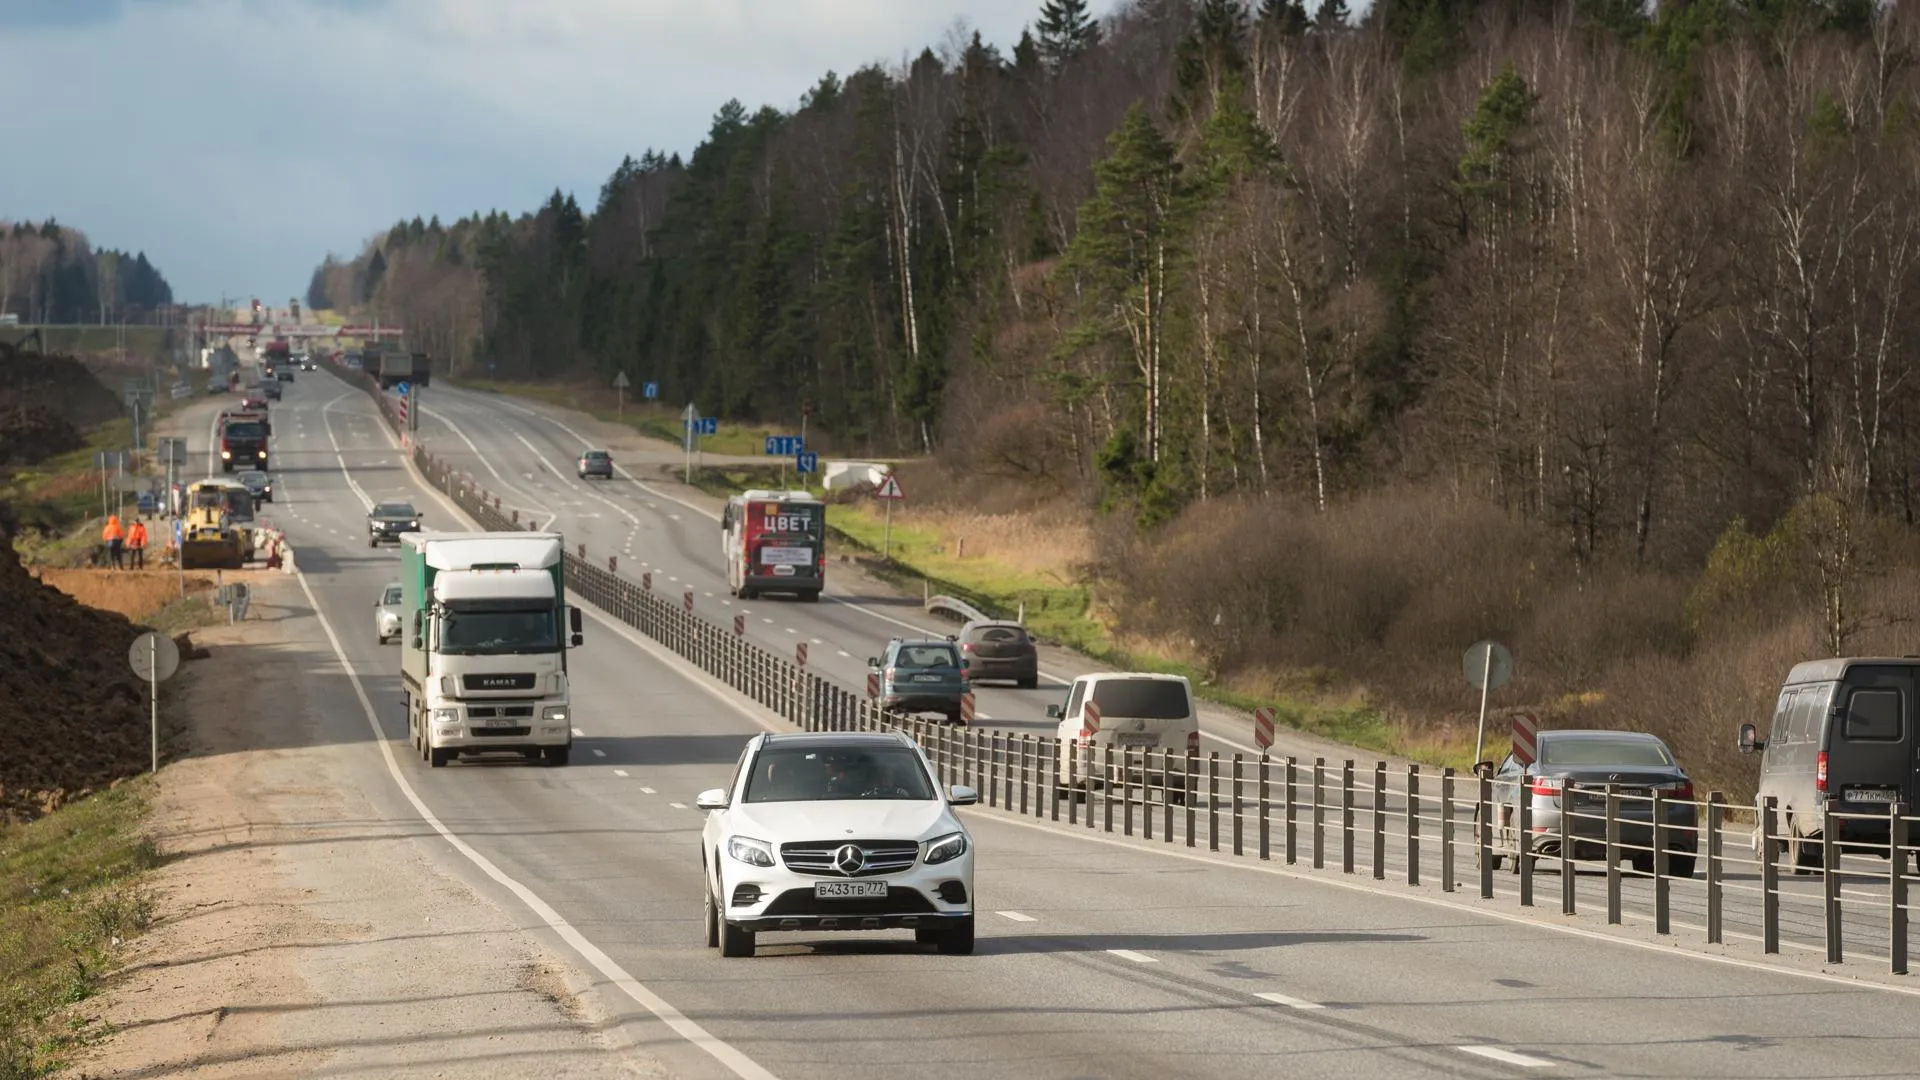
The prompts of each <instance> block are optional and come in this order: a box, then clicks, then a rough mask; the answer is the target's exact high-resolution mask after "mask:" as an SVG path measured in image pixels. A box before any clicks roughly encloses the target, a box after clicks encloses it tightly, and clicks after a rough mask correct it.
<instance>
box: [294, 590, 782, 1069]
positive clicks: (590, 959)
mask: <svg viewBox="0 0 1920 1080" xmlns="http://www.w3.org/2000/svg"><path fill="white" fill-rule="evenodd" d="M294 578H295V580H297V581H299V582H300V591H302V592H304V593H305V594H306V596H307V605H308V606H309V607H311V608H312V609H313V614H314V617H315V618H317V619H319V620H320V629H321V630H323V631H325V632H326V635H327V642H328V643H329V644H330V645H332V646H333V655H334V657H335V658H336V659H337V660H339V661H340V666H341V667H342V668H344V669H345V670H346V673H347V679H348V681H349V682H351V683H352V684H353V692H354V695H355V696H356V697H358V698H359V699H360V709H361V711H362V712H363V713H364V714H365V715H366V719H367V726H368V727H369V728H371V729H372V731H373V739H374V742H375V743H377V744H378V745H379V747H380V754H381V756H382V757H384V758H385V759H386V763H387V775H389V776H391V777H393V782H394V784H395V785H396V786H398V787H399V788H400V794H401V795H403V796H405V797H406V800H407V802H409V803H411V804H412V805H413V809H414V812H415V813H417V814H419V815H420V820H422V821H424V822H426V823H427V825H428V827H429V828H431V829H433V831H434V832H437V833H439V834H440V835H441V836H443V837H445V838H446V840H447V843H449V844H451V845H453V849H454V850H455V851H457V852H459V853H460V854H461V855H463V856H465V857H466V859H467V861H469V862H471V863H472V864H473V865H474V866H476V867H478V868H479V870H480V872H481V873H483V874H485V875H487V876H488V877H490V878H492V879H493V880H494V881H495V882H497V883H499V884H500V886H501V887H503V888H505V889H506V890H507V891H509V892H511V893H513V895H514V896H515V897H517V898H519V900H520V902H521V903H523V904H525V905H526V906H527V908H528V909H529V910H531V911H532V912H533V913H534V915H536V916H538V917H539V919H540V920H541V921H542V922H544V923H546V924H547V926H548V928H550V929H551V930H552V931H553V932H554V933H556V934H558V935H559V936H560V939H561V940H562V941H564V942H566V943H567V944H568V945H570V946H572V948H573V950H574V951H575V952H577V953H579V954H580V955H581V956H582V957H583V958H585V959H586V961H587V963H589V964H591V965H592V966H593V968H594V969H595V970H596V971H598V972H600V974H601V975H602V976H604V977H605V978H606V979H607V980H608V981H610V982H612V983H613V985H615V986H617V987H619V988H620V990H621V991H622V992H623V993H625V994H626V995H627V996H628V997H629V998H631V999H633V1001H634V1002H635V1003H637V1004H638V1005H639V1006H640V1007H641V1008H643V1009H646V1010H647V1011H648V1012H650V1013H652V1014H653V1015H654V1016H655V1017H657V1018H659V1020H660V1021H661V1022H662V1023H664V1024H666V1025H667V1026H668V1027H669V1028H671V1029H673V1031H674V1033H675V1034H677V1035H679V1036H680V1037H681V1038H683V1039H685V1040H687V1041H688V1042H690V1043H692V1044H693V1045H694V1046H697V1047H699V1048H700V1049H701V1050H704V1051H705V1052H706V1053H707V1054H708V1055H709V1056H711V1057H712V1058H713V1059H714V1060H715V1061H717V1062H719V1063H720V1064H721V1065H723V1066H725V1067H726V1069H727V1071H728V1072H731V1073H732V1074H733V1075H735V1076H737V1077H740V1080H778V1078H777V1077H775V1076H774V1074H773V1073H771V1072H769V1071H767V1070H766V1069H765V1068H762V1067H761V1066H760V1064H759V1063H758V1062H756V1061H754V1060H753V1059H752V1058H750V1057H748V1056H747V1055H745V1054H743V1053H741V1052H740V1051H739V1050H738V1049H737V1048H735V1047H734V1046H732V1045H730V1044H728V1043H726V1042H723V1041H722V1040H721V1039H719V1038H718V1037H716V1036H715V1035H713V1034H712V1033H711V1032H709V1031H708V1030H707V1029H706V1028H703V1027H701V1026H700V1025H699V1024H697V1023H695V1022H694V1021H692V1020H689V1019H687V1017H686V1015H685V1014H684V1013H682V1012H681V1011H680V1010H679V1009H676V1008H674V1007H673V1006H672V1005H670V1004H668V1003H667V1001H666V999H664V998H662V997H661V996H660V995H658V994H656V993H654V992H653V991H652V990H649V989H647V987H646V986H645V985H643V984H642V983H641V982H640V980H638V979H636V978H634V977H633V976H632V975H631V974H628V972H627V970H626V969H625V968H622V967H621V966H620V965H619V964H617V963H615V962H614V960H613V958H612V957H610V956H608V955H607V954H606V953H605V952H602V951H601V950H600V948H599V946H597V945H595V944H594V943H593V942H591V941H588V940H587V937H586V935H585V934H582V933H581V932H580V931H579V930H577V929H575V928H574V926H573V924H572V923H569V922H568V921H567V920H566V919H565V918H563V917H562V916H561V914H560V913H559V912H558V911H555V910H554V909H553V906H552V905H550V904H548V903H547V902H546V901H545V900H542V899H541V898H540V896H539V894H537V893H535V892H534V891H533V890H532V889H530V888H528V887H527V886H525V885H523V884H521V883H520V882H518V881H516V880H514V879H513V878H512V877H510V876H508V874H507V873H506V871H504V870H502V869H500V868H499V867H498V866H496V865H494V863H493V860H491V859H489V858H487V857H486V856H485V855H482V854H481V853H480V852H479V851H477V850H475V848H474V847H473V846H472V845H471V844H468V843H467V842H466V841H465V840H462V839H460V837H459V836H458V835H457V834H456V833H455V832H454V831H453V830H452V829H449V828H447V826H446V825H445V824H443V823H442V822H441V821H440V819H439V818H437V817H435V816H434V813H433V811H432V810H430V809H428V808H427V804H426V802H425V801H424V800H422V799H421V798H420V796H419V794H418V793H416V792H415V791H414V790H413V785H412V784H409V783H408V782H407V778H406V777H405V776H403V775H401V772H400V762H399V760H398V759H397V758H395V757H394V754H393V745H392V744H391V743H390V742H389V741H388V740H387V736H386V733H385V732H384V731H382V730H381V729H380V720H379V715H378V714H377V713H375V712H374V708H373V701H372V699H370V698H369V697H367V688H366V686H365V685H363V684H362V683H361V681H360V673H359V671H357V670H355V668H354V666H353V662H352V661H350V660H348V659H347V651H346V649H344V648H342V647H341V645H340V638H339V636H338V635H336V634H335V633H334V632H333V624H332V623H331V622H329V621H328V619H327V616H326V615H325V614H324V613H323V612H322V611H321V610H320V600H319V598H318V597H316V596H314V595H313V587H312V586H311V585H309V584H307V575H306V574H304V573H302V572H300V571H299V570H295V571H294Z"/></svg>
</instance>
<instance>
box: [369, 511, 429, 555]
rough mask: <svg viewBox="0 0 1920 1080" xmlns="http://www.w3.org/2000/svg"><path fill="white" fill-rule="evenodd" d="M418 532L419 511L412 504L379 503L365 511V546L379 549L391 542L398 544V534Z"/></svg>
mask: <svg viewBox="0 0 1920 1080" xmlns="http://www.w3.org/2000/svg"><path fill="white" fill-rule="evenodd" d="M419 531H420V511H418V510H415V509H414V508H413V504H412V503H405V502H387V503H380V504H379V505H377V506H375V507H374V508H373V509H372V510H369V511H367V546H368V547H379V546H380V545H381V544H382V543H385V542H387V541H392V542H393V543H396V544H398V543H399V542H400V534H402V533H410V532H419Z"/></svg>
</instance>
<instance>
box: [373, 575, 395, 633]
mask: <svg viewBox="0 0 1920 1080" xmlns="http://www.w3.org/2000/svg"><path fill="white" fill-rule="evenodd" d="M373 630H374V633H376V634H378V635H379V636H380V644H382V645H385V644H386V643H387V642H389V641H398V640H400V583H399V582H397V581H389V582H387V586H386V588H384V589H381V590H380V599H378V600H375V601H374V602H373Z"/></svg>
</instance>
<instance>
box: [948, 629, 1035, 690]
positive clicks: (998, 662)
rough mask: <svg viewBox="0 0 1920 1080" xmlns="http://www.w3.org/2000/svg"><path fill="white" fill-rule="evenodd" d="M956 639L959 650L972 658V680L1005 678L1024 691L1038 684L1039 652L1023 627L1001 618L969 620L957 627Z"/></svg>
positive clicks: (968, 672)
mask: <svg viewBox="0 0 1920 1080" xmlns="http://www.w3.org/2000/svg"><path fill="white" fill-rule="evenodd" d="M959 638H960V652H961V653H962V654H963V655H964V656H965V658H966V659H968V660H971V661H973V663H972V664H971V665H970V666H969V667H968V668H967V675H968V676H969V677H970V678H972V680H973V681H974V682H979V681H980V680H982V679H1008V680H1011V681H1012V682H1013V683H1014V684H1015V685H1017V686H1019V687H1020V688H1021V689H1024V690H1031V689H1033V688H1034V687H1036V686H1039V685H1040V651H1039V650H1038V649H1037V648H1036V647H1035V646H1034V641H1033V635H1032V634H1029V633H1027V628H1026V627H1024V626H1021V625H1020V624H1019V623H1017V622H1008V621H1004V620H992V621H982V622H970V623H968V624H967V625H965V626H963V627H961V628H960V635H959Z"/></svg>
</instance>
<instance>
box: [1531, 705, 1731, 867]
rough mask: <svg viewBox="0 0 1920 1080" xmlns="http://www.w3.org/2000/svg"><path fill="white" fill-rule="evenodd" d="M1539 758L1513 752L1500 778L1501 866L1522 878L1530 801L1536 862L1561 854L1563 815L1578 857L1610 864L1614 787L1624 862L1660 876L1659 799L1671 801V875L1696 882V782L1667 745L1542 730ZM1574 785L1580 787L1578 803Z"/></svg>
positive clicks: (1649, 739)
mask: <svg viewBox="0 0 1920 1080" xmlns="http://www.w3.org/2000/svg"><path fill="white" fill-rule="evenodd" d="M1537 750H1538V760H1536V761H1535V762H1534V763H1533V764H1531V765H1524V766H1523V765H1521V764H1520V762H1519V761H1518V760H1517V759H1516V758H1515V757H1514V756H1513V755H1512V754H1508V755H1507V758H1506V760H1505V761H1504V762H1502V763H1501V765H1500V768H1499V770H1498V771H1497V772H1495V773H1494V777H1493V799H1494V807H1495V809H1494V814H1495V819H1494V820H1495V823H1496V825H1497V826H1498V828H1497V829H1496V830H1495V833H1494V843H1493V850H1494V860H1495V862H1494V865H1495V866H1498V865H1499V864H1500V862H1501V861H1502V860H1511V862H1512V868H1513V870H1514V872H1515V873H1518V872H1519V869H1520V865H1519V859H1518V854H1519V850H1520V844H1519V826H1520V822H1519V805H1520V799H1522V798H1525V799H1527V800H1528V803H1529V808H1528V810H1529V813H1530V814H1531V817H1532V820H1531V821H1530V822H1529V824H1530V825H1531V826H1532V832H1533V839H1532V843H1531V845H1530V851H1531V853H1532V856H1534V857H1538V856H1542V855H1545V856H1550V857H1554V858H1556V859H1557V858H1558V856H1559V855H1560V817H1561V814H1562V813H1571V814H1572V817H1571V818H1570V820H1569V821H1568V823H1567V831H1568V834H1569V835H1570V836H1571V837H1572V839H1573V845H1574V851H1573V857H1574V858H1575V859H1599V858H1605V853H1606V840H1607V824H1606V810H1607V795H1606V791H1607V786H1608V785H1610V784H1611V785H1613V787H1614V790H1615V792H1616V793H1617V794H1618V796H1619V800H1620V803H1619V822H1620V832H1619V843H1620V857H1621V859H1622V861H1628V862H1631V863H1632V865H1633V868H1634V869H1635V870H1637V871H1639V872H1641V873H1643V874H1650V873H1652V872H1653V794H1654V792H1655V791H1659V792H1660V793H1661V794H1662V795H1664V796H1665V799H1666V801H1665V804H1664V805H1665V807H1666V821H1667V825H1668V829H1667V872H1668V873H1669V874H1670V875H1671V876H1673V877H1692V876H1693V865H1694V858H1695V852H1696V850H1697V841H1696V837H1695V834H1694V827H1695V823H1696V822H1697V820H1698V813H1697V807H1696V804H1695V803H1694V801H1693V781H1692V780H1690V779H1688V777H1687V773H1686V770H1684V769H1682V768H1681V767H1680V763H1679V762H1678V761H1676V760H1674V756H1673V751H1672V750H1669V749H1668V748H1667V744H1666V743H1664V742H1661V741H1660V740H1659V739H1658V738H1655V737H1654V736H1652V735H1647V734H1642V733H1639V732H1630V731H1542V732H1540V733H1539V735H1538V747H1537ZM1568 785H1572V786H1573V792H1572V795H1571V798H1570V799H1569V798H1568V797H1567V795H1568V793H1567V787H1568Z"/></svg>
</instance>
